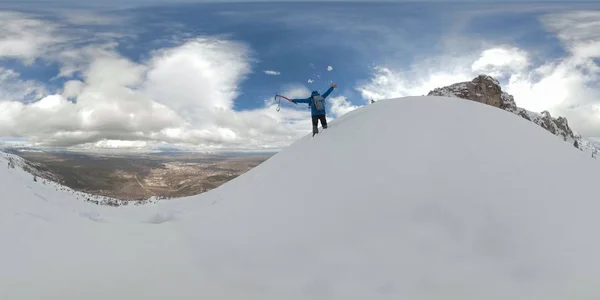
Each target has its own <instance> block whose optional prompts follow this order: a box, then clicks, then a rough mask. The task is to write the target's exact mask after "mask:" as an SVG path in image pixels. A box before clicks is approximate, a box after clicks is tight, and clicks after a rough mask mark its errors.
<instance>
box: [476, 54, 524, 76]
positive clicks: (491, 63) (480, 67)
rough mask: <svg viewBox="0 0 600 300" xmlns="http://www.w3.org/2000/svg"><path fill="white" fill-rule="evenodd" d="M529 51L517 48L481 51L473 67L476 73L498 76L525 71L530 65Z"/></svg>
mask: <svg viewBox="0 0 600 300" xmlns="http://www.w3.org/2000/svg"><path fill="white" fill-rule="evenodd" d="M529 65H530V63H529V58H528V54H527V52H525V51H523V50H521V49H519V48H516V47H506V48H492V49H486V50H484V51H483V52H482V53H481V57H480V58H479V59H478V60H476V61H475V62H474V63H473V64H472V65H471V69H472V70H473V72H475V73H484V74H488V75H490V76H493V77H496V78H503V77H504V76H507V75H508V76H509V75H511V74H514V73H517V72H523V71H524V70H526V69H527V67H529Z"/></svg>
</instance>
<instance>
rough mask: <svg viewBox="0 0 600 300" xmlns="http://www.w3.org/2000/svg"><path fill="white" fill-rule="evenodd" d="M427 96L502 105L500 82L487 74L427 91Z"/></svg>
mask: <svg viewBox="0 0 600 300" xmlns="http://www.w3.org/2000/svg"><path fill="white" fill-rule="evenodd" d="M428 96H446V97H458V98H463V99H468V100H473V101H477V102H481V103H484V104H488V105H491V106H495V107H498V108H501V107H502V106H503V101H502V89H501V88H500V84H499V83H498V81H496V79H494V78H492V77H490V76H487V75H479V76H477V77H475V79H473V80H472V81H467V82H459V83H455V84H453V85H449V86H446V87H441V88H436V89H435V90H433V91H431V92H429V94H428ZM513 102H514V101H513Z"/></svg>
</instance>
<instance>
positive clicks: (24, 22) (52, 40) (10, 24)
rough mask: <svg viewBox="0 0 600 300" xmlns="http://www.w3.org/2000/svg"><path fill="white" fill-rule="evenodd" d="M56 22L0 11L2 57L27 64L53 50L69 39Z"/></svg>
mask: <svg viewBox="0 0 600 300" xmlns="http://www.w3.org/2000/svg"><path fill="white" fill-rule="evenodd" d="M60 29H61V28H60V26H59V25H58V24H55V23H51V22H45V21H42V20H38V19H36V18H35V17H34V16H31V15H27V14H23V13H18V12H7V11H0V32H1V36H0V58H1V57H7V58H15V59H19V60H21V61H23V63H25V64H27V65H31V64H33V63H34V62H35V59H36V58H39V57H40V56H43V55H44V54H46V53H47V52H48V51H52V50H53V46H55V45H57V44H60V43H62V42H66V41H68V40H69V38H68V36H66V35H64V34H62V33H61V32H60Z"/></svg>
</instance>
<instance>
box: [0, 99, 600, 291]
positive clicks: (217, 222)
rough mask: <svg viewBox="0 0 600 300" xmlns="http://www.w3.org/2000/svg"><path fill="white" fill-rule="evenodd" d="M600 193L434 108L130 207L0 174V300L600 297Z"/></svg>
mask: <svg viewBox="0 0 600 300" xmlns="http://www.w3.org/2000/svg"><path fill="white" fill-rule="evenodd" d="M423 112H427V113H423ZM307 128H308V127H307ZM308 131H309V128H308V129H307V132H308ZM440 145H443V147H441V146H440ZM2 163H4V164H6V162H3V161H0V164H2ZM598 178H600V166H599V165H598V162H597V160H591V159H589V157H588V156H587V155H586V154H584V153H582V152H581V151H579V150H578V149H576V148H574V147H573V146H572V145H569V144H567V143H565V142H564V141H563V140H562V139H561V138H558V137H557V136H554V135H551V134H548V133H547V132H546V131H545V130H544V129H543V128H541V127H540V126H538V125H536V124H534V123H532V122H529V121H527V120H525V119H523V118H521V117H519V116H517V115H515V114H512V113H509V112H506V111H503V110H499V109H497V108H494V107H491V106H487V105H484V104H481V103H477V102H473V101H464V100H461V99H453V98H442V97H407V98H401V99H390V100H383V101H378V102H376V103H373V104H370V105H368V106H365V107H362V108H359V109H357V110H354V111H352V112H350V113H347V114H345V115H343V116H342V117H340V118H338V119H336V120H335V121H332V122H331V123H330V128H329V129H327V130H326V131H325V132H324V133H322V134H320V135H317V136H315V137H314V138H311V137H309V136H306V137H305V138H302V139H300V140H299V141H298V142H296V143H295V144H293V145H292V146H290V147H289V148H287V149H285V150H283V151H281V152H280V153H278V154H276V155H275V156H273V157H272V158H270V159H269V160H267V161H266V162H264V163H263V164H261V165H259V166H257V167H255V168H253V169H252V170H250V171H249V172H247V173H245V174H244V175H242V176H239V177H238V178H236V179H234V180H232V181H230V182H228V183H227V184H225V185H223V186H221V187H220V188H217V189H215V190H212V191H210V192H207V193H205V194H201V195H198V196H194V197H188V198H183V199H178V200H170V201H161V202H159V203H157V204H149V205H146V206H141V207H132V206H126V207H104V206H96V205H92V204H89V203H86V202H82V201H81V200H76V199H74V196H72V194H71V193H67V192H63V191H60V190H59V191H56V189H55V188H53V187H50V186H49V185H44V184H41V183H39V182H33V180H32V178H31V175H29V174H27V173H25V172H22V171H20V170H16V169H4V168H0V187H1V189H2V191H3V193H2V194H1V195H0V197H1V199H2V200H1V201H0V241H1V243H2V246H1V247H0V266H1V267H0V299H311V300H312V299H361V300H364V299H444V300H453V299H461V300H467V299H469V300H470V299H486V300H495V299H511V300H516V299H519V300H520V299H528V300H532V299H536V300H537V299H544V300H548V299H598V298H600V285H599V284H598V282H600V260H599V259H597V253H599V251H600V241H598V240H597V239H596V237H595V236H596V231H597V228H599V227H600V218H598V211H599V209H600V203H599V202H598V201H597V197H595V196H596V195H597V190H596V188H595V187H596V186H597V181H598Z"/></svg>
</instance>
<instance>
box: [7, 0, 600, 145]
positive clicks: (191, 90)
mask: <svg viewBox="0 0 600 300" xmlns="http://www.w3.org/2000/svg"><path fill="white" fill-rule="evenodd" d="M183 2H194V1H183ZM195 2H196V3H178V4H167V3H168V1H162V0H152V1H141V0H122V1H113V2H112V3H114V4H116V3H118V5H108V4H107V3H109V2H102V4H98V5H96V7H82V6H81V5H80V4H76V3H77V2H75V1H70V0H59V1H46V0H43V1H18V2H0V145H1V144H4V145H9V146H11V145H12V146H14V145H28V146H36V147H48V148H59V149H62V148H68V149H74V150H94V149H114V148H118V149H125V150H127V149H129V150H133V149H136V150H139V149H147V150H148V149H171V148H180V149H195V150H277V149H280V148H281V147H285V146H287V145H289V144H290V143H292V142H293V141H294V140H296V139H297V138H299V137H301V136H303V135H306V134H308V133H309V132H310V130H311V126H310V111H309V110H308V109H307V107H306V105H293V104H291V103H289V102H285V103H284V102H281V109H280V110H279V111H277V106H278V103H273V95H274V94H275V93H282V94H284V95H287V96H289V97H307V96H308V95H309V93H310V91H311V90H313V89H316V90H319V91H321V92H324V91H325V90H326V89H327V88H328V87H329V86H330V84H331V83H332V82H335V83H337V84H338V85H339V88H338V89H336V90H335V91H334V92H333V93H332V95H331V96H330V98H329V104H330V106H329V111H330V115H329V119H330V120H333V119H335V118H336V117H338V116H340V115H342V114H344V113H346V112H348V111H350V110H352V109H355V108H357V107H360V106H362V105H366V104H367V103H368V100H369V99H375V100H378V99H383V98H390V97H402V96H410V95H423V94H427V93H428V92H429V91H430V90H432V89H433V88H435V87H439V86H444V85H448V84H452V83H456V82H460V81H466V80H471V79H472V78H473V77H475V76H476V75H478V74H481V73H486V74H489V75H492V76H495V77H496V78H497V79H498V80H499V81H500V82H501V84H502V87H503V89H505V90H506V91H507V92H509V93H511V94H512V95H514V96H515V100H516V101H517V104H518V105H519V106H521V107H524V108H526V109H530V110H533V111H537V112H539V111H542V110H548V111H550V113H551V114H552V115H554V116H558V115H561V116H565V117H567V118H568V120H569V123H570V125H571V126H572V127H573V128H574V129H575V130H576V131H578V132H580V133H581V134H582V135H584V136H585V137H588V138H590V139H594V138H600V67H599V63H600V4H594V3H582V4H573V3H571V2H566V1H565V2H564V3H560V2H556V1H552V2H551V3H550V2H547V1H546V3H541V2H539V1H532V2H529V3H519V2H513V3H509V4H500V3H492V1H485V2H484V3H471V4H464V3H463V4H460V5H458V4H452V3H450V2H449V1H438V2H439V3H418V2H416V3H415V2H413V3H403V2H402V1H396V2H392V3H373V2H368V3H359V2H357V3H351V4H343V5H342V4H340V3H335V2H329V3H323V2H306V3H285V2H287V1H284V2H268V3H252V2H253V1H249V2H248V3H199V2H207V1H195ZM221 2H225V1H221ZM33 3H35V5H32V4H33Z"/></svg>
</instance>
